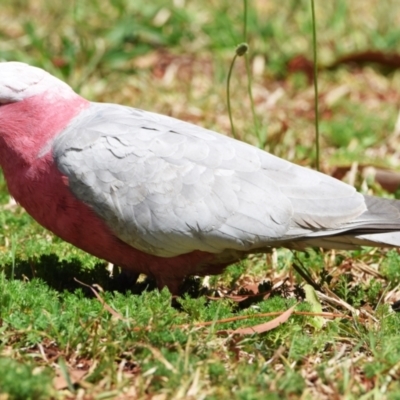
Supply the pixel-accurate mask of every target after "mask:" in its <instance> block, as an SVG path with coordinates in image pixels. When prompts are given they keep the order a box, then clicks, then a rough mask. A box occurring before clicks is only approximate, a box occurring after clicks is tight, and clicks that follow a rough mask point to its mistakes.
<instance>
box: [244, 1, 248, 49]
mask: <svg viewBox="0 0 400 400" xmlns="http://www.w3.org/2000/svg"><path fill="white" fill-rule="evenodd" d="M243 22H244V23H243V41H244V42H246V40H247V0H243Z"/></svg>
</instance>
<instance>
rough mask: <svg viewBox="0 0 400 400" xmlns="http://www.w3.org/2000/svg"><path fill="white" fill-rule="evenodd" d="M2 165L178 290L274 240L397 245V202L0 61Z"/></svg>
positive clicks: (78, 224)
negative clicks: (188, 279)
mask: <svg viewBox="0 0 400 400" xmlns="http://www.w3.org/2000/svg"><path fill="white" fill-rule="evenodd" d="M0 165H1V167H2V169H3V172H4V176H5V178H6V181H7V185H8V188H9V192H10V194H11V195H12V196H13V197H14V198H15V200H16V201H18V202H19V203H20V204H21V205H22V206H23V207H24V208H25V210H26V211H27V212H28V213H29V214H30V215H31V216H32V217H33V218H34V219H36V221H38V222H39V223H40V224H41V225H43V226H44V227H46V228H47V229H49V230H50V231H52V232H53V233H54V234H56V235H57V236H59V237H60V238H62V239H64V240H65V241H67V242H69V243H72V244H73V245H75V246H76V247H79V248H80V249H83V250H84V251H86V252H88V253H90V254H92V255H94V256H96V257H99V258H102V259H104V260H107V261H108V262H111V263H114V264H115V265H118V266H120V267H122V268H124V269H125V270H128V271H130V272H131V273H132V274H134V275H135V274H136V275H138V274H139V273H144V274H146V275H148V276H151V277H153V278H155V279H156V281H157V284H158V286H159V287H160V288H161V287H163V286H167V287H168V288H169V289H170V291H171V292H173V293H176V292H177V291H178V289H179V286H180V283H181V282H182V280H183V278H184V277H186V276H188V275H206V274H217V273H220V272H221V271H222V270H223V269H224V267H226V266H227V265H229V264H231V263H234V262H236V261H238V260H240V259H243V258H245V257H246V256H247V255H248V254H249V253H256V252H266V251H269V249H271V248H272V247H278V246H284V247H288V248H295V249H304V248H306V247H310V246H319V247H324V248H340V249H349V248H354V247H358V246H361V245H370V246H382V247H384V246H394V247H399V246H400V233H399V231H400V212H399V211H400V201H395V200H387V199H380V198H377V197H370V196H363V195H362V194H360V193H358V192H356V190H355V189H354V188H353V187H352V186H349V185H347V184H345V183H343V182H341V181H339V180H336V179H334V178H332V177H329V176H327V175H324V174H322V173H319V172H316V171H314V170H311V169H307V168H304V167H301V166H298V165H295V164H292V163H290V162H288V161H285V160H283V159H280V158H278V157H275V156H273V155H271V154H269V153H267V152H265V151H263V150H260V149H258V148H256V147H253V146H251V145H249V144H246V143H243V142H241V141H238V140H234V139H232V138H229V137H227V136H224V135H221V134H218V133H216V132H213V131H210V130H207V129H204V128H201V127H199V126H196V125H192V124H190V123H187V122H183V121H180V120H178V119H174V118H171V117H168V116H164V115H160V114H155V113H152V112H148V111H142V110H139V109H134V108H130V107H125V106H121V105H116V104H106V103H93V102H89V101H88V100H86V99H84V98H82V97H81V96H79V95H78V94H76V93H75V92H74V91H73V90H72V89H71V88H70V87H69V86H68V85H67V84H66V83H64V82H62V81H61V80H59V79H57V78H56V77H54V76H52V75H50V74H49V73H47V72H45V71H44V70H42V69H39V68H36V67H32V66H29V65H27V64H23V63H19V62H3V63H0Z"/></svg>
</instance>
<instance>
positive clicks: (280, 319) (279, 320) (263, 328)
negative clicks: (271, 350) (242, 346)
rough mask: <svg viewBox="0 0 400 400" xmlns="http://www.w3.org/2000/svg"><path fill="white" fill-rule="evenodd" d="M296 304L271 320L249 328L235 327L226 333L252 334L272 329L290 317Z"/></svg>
mask: <svg viewBox="0 0 400 400" xmlns="http://www.w3.org/2000/svg"><path fill="white" fill-rule="evenodd" d="M296 306H297V304H295V305H294V306H292V307H290V308H289V309H288V310H286V311H285V312H284V313H282V314H281V315H279V316H278V317H276V318H274V319H272V320H271V321H267V322H264V323H263V324H259V325H254V326H251V327H249V328H238V329H235V330H234V331H232V330H229V331H228V333H233V334H239V335H253V334H254V333H264V332H268V331H272V329H275V328H277V327H278V326H279V325H281V324H283V323H285V322H286V321H287V320H288V319H289V318H290V316H291V315H292V314H293V311H294V309H295V307H296Z"/></svg>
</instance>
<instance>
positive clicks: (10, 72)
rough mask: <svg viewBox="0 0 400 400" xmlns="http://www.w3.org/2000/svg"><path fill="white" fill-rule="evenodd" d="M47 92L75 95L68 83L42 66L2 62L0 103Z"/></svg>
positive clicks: (66, 95)
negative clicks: (41, 67)
mask: <svg viewBox="0 0 400 400" xmlns="http://www.w3.org/2000/svg"><path fill="white" fill-rule="evenodd" d="M49 89H51V90H49ZM46 92H48V95H49V96H51V95H53V96H54V95H57V96H60V97H64V98H68V97H72V96H74V92H73V90H72V89H71V88H70V87H69V86H68V85H67V84H66V83H64V82H63V81H61V80H59V79H58V78H56V77H54V76H52V75H50V74H49V73H47V72H46V71H44V70H42V69H40V68H37V67H32V66H30V65H28V64H24V63H21V62H15V61H11V62H0V104H7V103H15V102H17V101H22V100H24V99H27V98H29V97H32V96H36V95H39V94H44V93H46Z"/></svg>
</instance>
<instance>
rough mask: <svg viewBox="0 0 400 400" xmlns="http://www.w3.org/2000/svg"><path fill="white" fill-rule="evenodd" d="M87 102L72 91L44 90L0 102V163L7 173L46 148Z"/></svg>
mask: <svg viewBox="0 0 400 400" xmlns="http://www.w3.org/2000/svg"><path fill="white" fill-rule="evenodd" d="M89 104H90V102H88V101H87V100H85V99H83V98H82V97H80V96H78V95H77V94H75V93H72V95H70V96H68V98H65V97H64V96H62V95H60V96H57V95H54V94H48V93H44V94H41V95H37V96H33V97H30V98H28V99H25V100H23V101H20V102H16V103H10V104H5V105H1V106H0V166H1V167H2V168H3V170H4V172H5V173H6V174H7V173H8V174H9V173H12V172H13V171H14V172H16V171H15V170H16V169H20V168H23V167H25V168H29V167H30V166H31V165H32V164H34V163H35V161H36V160H37V159H38V158H40V156H41V154H40V153H41V151H42V150H43V149H44V148H46V144H47V143H48V142H50V141H51V140H52V139H53V138H54V137H55V136H57V134H58V133H60V132H61V131H62V130H63V129H64V128H65V127H66V126H67V125H68V123H69V122H70V121H71V119H72V118H73V117H75V116H76V115H78V114H79V113H80V112H81V111H82V110H83V109H85V108H87V107H88V106H89Z"/></svg>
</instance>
